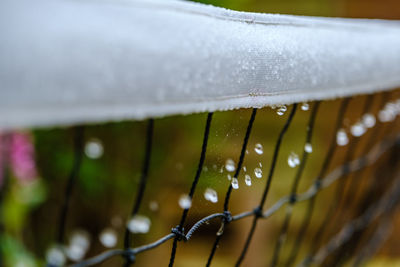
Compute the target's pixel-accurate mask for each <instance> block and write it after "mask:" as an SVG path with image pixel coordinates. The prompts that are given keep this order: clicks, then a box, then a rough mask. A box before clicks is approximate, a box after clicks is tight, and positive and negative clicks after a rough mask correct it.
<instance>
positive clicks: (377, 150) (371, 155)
mask: <svg viewBox="0 0 400 267" xmlns="http://www.w3.org/2000/svg"><path fill="white" fill-rule="evenodd" d="M397 138H399V136H397ZM395 145H396V144H395V143H394V142H393V141H390V140H386V141H382V142H381V143H379V144H378V145H376V146H374V147H373V148H372V149H371V151H369V152H368V154H367V155H363V156H361V157H359V158H357V159H355V160H353V161H351V162H350V163H345V164H348V165H349V168H347V170H348V172H355V171H358V170H360V169H362V168H366V167H368V166H370V165H372V164H374V163H375V162H376V161H377V160H378V159H380V158H381V157H382V155H384V154H385V153H386V152H387V151H389V150H390V149H392V148H393V147H394V146H395ZM342 169H343V165H341V166H338V167H337V168H335V169H334V170H333V171H331V172H330V173H329V174H328V175H327V176H325V177H323V178H322V179H321V180H320V184H319V186H316V185H315V184H313V185H312V186H311V187H310V188H309V189H308V190H307V191H305V192H304V193H302V194H298V195H297V198H296V202H302V201H306V200H309V199H311V198H313V197H314V196H315V195H316V194H318V193H319V192H320V191H321V190H323V189H325V188H327V187H329V186H330V185H332V184H333V183H334V182H336V181H337V180H338V179H341V178H343V177H345V176H342ZM290 199H291V198H290V196H285V197H283V198H281V199H280V200H278V201H277V202H276V203H275V204H274V205H272V206H271V207H270V208H269V209H267V210H265V211H256V210H252V211H246V212H242V213H240V214H237V215H235V216H230V219H231V220H232V222H234V221H238V220H240V219H243V218H246V217H249V216H254V215H257V216H260V217H259V218H260V219H267V218H269V217H271V216H272V215H273V214H275V213H276V212H277V211H278V210H279V209H280V208H282V207H283V206H284V205H285V204H287V203H290ZM215 218H226V214H225V213H215V214H211V215H209V216H207V217H205V218H203V219H201V220H199V221H198V222H196V223H195V224H194V225H193V226H192V228H191V229H190V230H189V231H188V233H187V234H186V235H184V233H183V231H182V233H181V234H182V235H184V237H182V238H183V240H184V241H188V240H189V239H190V238H191V236H192V235H193V233H194V232H195V231H197V230H198V229H199V228H200V226H202V225H204V224H205V223H206V222H208V221H210V220H212V219H215ZM173 229H175V228H173ZM175 237H176V234H175V233H170V234H168V235H166V236H164V237H162V238H160V239H158V240H157V241H155V242H153V243H150V244H147V245H143V246H140V247H137V248H130V249H129V250H128V251H127V250H122V249H114V250H109V251H106V252H104V253H102V254H99V255H97V256H95V257H93V258H90V259H87V260H84V261H81V262H79V263H76V264H73V265H71V267H84V266H91V265H95V264H98V263H101V262H104V261H105V260H107V259H109V258H111V257H113V256H116V255H126V254H130V255H137V254H138V253H142V252H144V251H147V250H150V249H153V248H155V247H157V246H159V245H161V244H163V243H165V242H167V241H168V240H170V239H172V238H175Z"/></svg>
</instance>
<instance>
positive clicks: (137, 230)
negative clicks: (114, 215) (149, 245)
mask: <svg viewBox="0 0 400 267" xmlns="http://www.w3.org/2000/svg"><path fill="white" fill-rule="evenodd" d="M150 225H151V221H150V219H149V218H147V217H146V216H143V215H135V216H133V217H132V218H131V219H130V220H129V221H128V223H127V225H126V226H127V228H128V229H129V231H131V232H132V233H134V234H145V233H147V232H148V231H149V230H150Z"/></svg>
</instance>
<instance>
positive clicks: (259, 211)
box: [235, 104, 297, 266]
mask: <svg viewBox="0 0 400 267" xmlns="http://www.w3.org/2000/svg"><path fill="white" fill-rule="evenodd" d="M296 109H297V104H294V105H293V107H292V110H291V112H290V114H289V117H288V118H287V120H286V123H285V125H284V126H283V128H282V130H281V132H280V133H279V136H278V140H277V142H276V145H275V150H274V154H273V157H272V162H271V167H270V171H269V174H268V178H267V183H266V186H265V189H264V192H263V195H262V197H261V200H260V204H259V205H258V207H257V208H256V209H255V210H254V217H253V222H252V225H251V228H250V231H249V234H248V236H247V239H246V242H245V244H244V246H243V249H242V252H241V253H240V256H239V258H238V260H237V262H236V264H235V266H240V264H241V263H242V262H243V259H244V257H245V255H246V252H247V250H248V248H249V246H250V242H251V239H252V238H253V235H254V232H255V229H256V225H257V221H258V219H259V218H260V217H261V216H262V210H263V207H264V204H265V200H266V198H267V195H268V192H269V188H270V186H271V182H272V177H273V175H274V170H275V166H276V162H277V160H278V155H279V150H280V147H281V143H282V140H283V137H284V136H285V134H286V132H287V130H288V128H289V126H290V124H291V122H292V120H293V117H294V115H295V113H296Z"/></svg>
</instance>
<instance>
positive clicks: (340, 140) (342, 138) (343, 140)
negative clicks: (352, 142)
mask: <svg viewBox="0 0 400 267" xmlns="http://www.w3.org/2000/svg"><path fill="white" fill-rule="evenodd" d="M336 143H337V144H338V146H345V145H347V144H348V143H349V137H348V136H347V133H346V131H345V130H344V129H339V131H338V132H337V133H336Z"/></svg>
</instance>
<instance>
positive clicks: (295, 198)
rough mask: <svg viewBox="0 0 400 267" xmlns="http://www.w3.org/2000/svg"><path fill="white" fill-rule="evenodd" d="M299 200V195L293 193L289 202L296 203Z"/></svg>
mask: <svg viewBox="0 0 400 267" xmlns="http://www.w3.org/2000/svg"><path fill="white" fill-rule="evenodd" d="M296 201H297V195H296V194H292V195H290V197H289V204H294V203H296Z"/></svg>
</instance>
